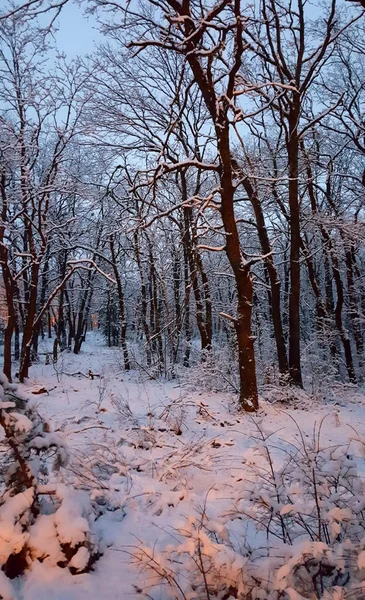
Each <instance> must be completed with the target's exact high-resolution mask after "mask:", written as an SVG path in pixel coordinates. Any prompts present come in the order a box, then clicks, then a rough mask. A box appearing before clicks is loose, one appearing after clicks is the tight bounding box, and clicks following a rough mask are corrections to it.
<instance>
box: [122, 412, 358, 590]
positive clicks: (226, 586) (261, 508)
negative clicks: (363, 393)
mask: <svg viewBox="0 0 365 600" xmlns="http://www.w3.org/2000/svg"><path fill="white" fill-rule="evenodd" d="M252 423H253V427H256V433H254V434H253V435H252V441H253V443H254V447H253V454H252V459H251V460H250V461H246V462H245V475H244V477H242V479H240V480H239V481H243V482H244V483H243V484H241V485H240V486H239V487H237V488H236V489H235V491H234V495H233V498H232V500H231V501H230V505H231V506H230V509H228V510H227V509H226V510H225V512H224V514H221V515H219V516H217V514H214V515H213V510H214V506H213V505H214V503H212V512H211V511H210V505H209V498H208V496H207V498H206V502H205V505H204V507H203V508H201V509H200V510H199V511H198V513H197V514H196V515H192V516H191V517H188V518H187V519H186V521H185V523H184V525H183V526H182V527H180V528H179V529H177V528H175V529H172V530H171V543H170V544H169V545H164V546H163V547H160V546H159V545H158V544H154V545H153V546H151V547H149V546H146V545H145V544H144V545H142V544H141V545H140V546H139V547H135V548H132V549H128V551H129V553H130V554H131V556H132V562H133V563H134V564H135V565H136V567H137V568H138V570H139V571H140V572H141V573H143V574H144V580H145V581H148V582H149V585H148V586H146V587H145V588H144V589H140V593H141V594H142V595H144V596H145V597H146V598H150V599H151V598H152V599H157V598H158V597H159V593H160V592H159V588H160V587H161V586H162V587H166V586H168V588H169V590H170V595H168V596H167V597H168V598H171V599H172V598H174V599H179V600H180V599H182V600H233V599H234V598H235V599H237V600H316V599H318V600H360V599H362V600H363V599H364V598H365V545H364V544H365V484H364V481H363V478H362V477H361V475H360V474H359V473H358V470H357V463H358V461H359V460H361V461H362V460H363V457H361V458H359V453H358V446H356V448H355V445H354V441H353V439H355V438H349V440H348V442H347V443H345V444H343V445H331V446H329V447H326V446H324V445H323V444H322V443H321V429H322V425H323V421H322V422H320V423H319V425H317V426H315V427H314V429H313V435H312V437H311V438H308V437H306V436H305V434H304V433H303V432H302V431H301V429H300V428H299V427H298V428H297V432H298V435H297V438H298V440H299V441H298V442H295V443H292V444H291V449H289V450H288V449H287V448H284V450H283V452H282V453H281V451H280V440H279V441H278V439H276V441H275V442H274V441H273V439H272V436H273V433H272V431H271V432H266V431H265V430H264V428H263V427H262V426H261V425H260V423H259V422H258V421H257V420H252ZM307 440H308V441H307ZM359 441H360V444H362V440H359V439H357V438H356V442H357V443H358V442H359ZM356 453H357V454H356ZM187 574H188V576H187ZM146 575H147V576H146Z"/></svg>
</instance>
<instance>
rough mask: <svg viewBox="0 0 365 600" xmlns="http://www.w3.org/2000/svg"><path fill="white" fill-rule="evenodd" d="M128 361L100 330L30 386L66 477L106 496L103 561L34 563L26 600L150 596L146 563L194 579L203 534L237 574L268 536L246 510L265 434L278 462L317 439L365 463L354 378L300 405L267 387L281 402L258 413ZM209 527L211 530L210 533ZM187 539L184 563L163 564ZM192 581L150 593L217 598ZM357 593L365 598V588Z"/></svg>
mask: <svg viewBox="0 0 365 600" xmlns="http://www.w3.org/2000/svg"><path fill="white" fill-rule="evenodd" d="M120 365H121V358H120V353H119V351H118V350H116V349H108V348H106V347H105V345H104V343H103V340H102V338H101V337H99V336H98V335H97V334H93V335H90V336H89V337H88V340H87V342H86V343H85V345H84V346H83V349H82V353H81V354H80V355H79V356H75V355H74V354H72V353H63V354H62V355H61V357H60V359H59V361H58V363H57V365H56V366H54V365H44V364H39V365H34V366H32V368H31V372H30V373H31V377H30V379H29V381H28V382H27V384H26V385H25V386H22V387H23V391H26V392H27V393H28V395H30V396H32V392H34V391H35V390H37V388H40V387H44V388H46V389H47V392H46V393H42V394H39V395H38V396H32V397H33V398H37V401H38V402H39V412H40V413H41V414H42V415H44V417H45V418H46V419H47V420H48V421H49V422H50V423H51V425H52V428H53V430H54V431H56V432H57V433H58V434H59V435H60V436H61V437H62V438H64V440H65V442H66V443H67V445H68V447H69V452H70V461H69V464H68V467H67V468H65V469H63V471H62V474H63V477H64V478H65V481H67V482H72V483H73V484H74V485H75V486H76V487H80V488H83V489H85V490H90V493H91V497H92V500H93V502H94V503H95V506H100V511H99V515H100V516H99V517H98V518H97V519H96V521H95V529H96V532H97V534H98V536H99V537H100V540H101V542H100V543H101V548H102V551H103V554H102V556H101V557H100V559H99V560H98V561H97V562H96V563H95V565H94V570H93V571H91V572H89V573H85V574H82V575H71V574H70V572H69V570H68V569H62V568H60V567H58V566H57V565H55V564H53V563H52V561H51V560H47V559H46V560H44V561H43V562H38V561H34V562H33V564H32V567H31V569H30V571H28V572H27V574H26V576H25V577H24V578H22V580H21V581H19V582H15V584H16V585H17V586H18V588H19V598H21V599H22V600H83V599H87V600H99V599H104V600H117V599H118V600H121V599H126V600H127V599H128V600H137V599H140V598H141V590H142V591H148V586H149V585H150V584H152V583H154V580H153V573H152V571H151V569H149V568H147V569H146V568H144V567H145V566H146V563H149V566H151V564H152V563H151V561H152V558H151V557H152V555H153V556H154V557H156V565H158V567H156V570H158V571H159V573H160V574H161V569H165V571H163V572H164V573H165V574H166V573H167V570H168V574H170V575H171V573H172V575H171V577H173V573H175V572H176V573H179V572H180V575H179V577H182V578H184V577H185V578H187V579H190V583H191V582H193V581H194V578H196V574H195V571H194V569H195V570H196V562H194V560H193V559H192V560H191V565H190V566H189V562H188V561H187V559H186V556H191V557H196V552H197V547H196V539H197V535H198V534H199V536H200V538H199V539H200V540H204V544H205V548H204V551H205V553H207V554H209V553H211V554H212V553H215V557H217V555H220V556H221V558H220V559H219V560H220V564H219V568H220V569H221V573H222V577H223V578H224V577H225V578H227V576H229V574H232V577H233V575H234V573H236V572H239V570H240V569H244V568H245V561H246V560H247V556H248V554H250V553H251V555H252V556H253V554H254V553H255V552H258V550H257V549H258V548H260V547H261V548H262V546H263V545H264V544H265V540H266V539H267V537H266V531H264V532H260V531H257V529H256V527H254V526H253V524H254V521H252V520H250V519H249V518H248V517H247V516H245V514H246V513H245V509H242V508H241V503H242V501H243V500H244V498H247V494H248V491H247V490H251V493H254V494H256V496H255V497H256V499H257V489H256V491H254V492H252V490H253V488H252V485H253V480H254V478H255V477H257V469H256V467H257V468H263V469H264V468H265V469H266V466H267V465H268V463H267V461H266V458H265V452H266V448H265V444H264V443H263V438H267V439H268V442H267V444H269V445H270V447H271V453H272V454H271V455H272V458H273V461H274V464H275V465H276V464H277V465H280V464H281V463H282V462H283V461H284V460H285V457H287V456H288V453H293V452H297V450H296V449H298V448H303V447H304V446H305V445H306V444H307V445H308V448H309V447H311V444H312V442H313V443H314V445H315V444H316V443H317V442H318V440H319V444H320V446H321V447H322V448H334V447H335V446H336V447H337V446H339V445H341V444H344V445H345V447H346V456H347V457H348V459H349V460H352V459H354V460H355V462H356V463H357V466H358V468H359V469H360V473H361V470H362V464H363V447H362V445H361V443H357V442H356V441H352V442H351V445H350V449H348V448H347V446H346V445H347V444H348V443H349V440H351V439H355V438H358V437H359V438H361V436H364V437H365V396H363V395H362V394H361V393H360V392H359V391H358V390H356V389H355V388H353V389H352V388H339V389H338V391H337V397H336V398H335V400H336V401H335V400H332V401H326V402H319V401H318V400H317V401H314V400H313V399H311V398H310V397H307V396H305V395H302V396H299V399H297V401H296V403H295V408H293V407H289V406H286V405H284V404H281V403H280V402H272V398H273V394H271V395H270V394H269V393H267V398H271V401H269V400H264V399H262V400H261V408H260V411H259V413H258V414H257V415H255V416H250V415H248V414H241V413H239V412H237V410H236V406H235V399H234V398H233V396H231V395H229V394H223V393H213V392H201V391H199V390H197V389H195V390H194V389H191V387H190V386H189V381H188V378H186V379H184V380H180V381H179V382H178V381H176V380H175V381H169V382H163V381H162V382H161V381H151V380H148V378H147V376H146V375H145V374H143V373H137V372H132V373H130V374H126V373H125V372H123V370H122V369H121V366H120ZM89 369H90V370H91V371H92V372H93V373H96V374H98V375H99V377H95V378H94V379H90V378H88V377H84V376H83V375H80V374H77V373H78V372H80V373H82V374H84V375H87V373H88V371H89ZM195 386H196V384H195ZM341 390H342V391H341ZM277 396H278V394H277V393H276V397H277ZM334 396H336V394H334ZM298 425H299V427H300V430H299V428H298ZM314 434H315V435H316V436H317V438H316V439H315V440H314V441H313V436H314ZM302 436H303V439H302ZM303 444H304V446H303ZM265 465H266V466H265ZM275 468H276V466H275ZM269 470H270V467H268V470H267V473H268V478H270V473H269ZM265 472H266V471H265ZM330 473H332V471H330ZM262 487H263V490H262V495H263V498H265V493H266V492H265V490H264V487H265V486H264V485H263V486H262ZM293 494H294V495H295V491H293ZM268 502H270V498H269V499H268ZM279 508H280V510H281V513H282V514H283V515H284V514H285V510H283V507H279ZM288 510H289V509H288ZM246 512H247V511H246ZM287 512H288V511H287ZM340 520H341V519H340V518H339V519H338V521H340ZM336 522H337V521H336ZM208 529H209V532H210V534H209V536H208V535H206V536H205V537H202V536H204V535H205V533H206V531H207V530H208ZM204 532H205V533H204ZM212 532H213V533H214V532H215V534H214V535H216V537H215V538H214V535H213V534H212ZM208 538H209V540H210V541H209V540H208ZM209 543H211V544H212V548H211V550H209V547H208V546H209ZM194 544H195V546H194ZM177 549H178V554H176V557H177V558H176V557H175V559H174V562H173V563H167V562H164V561H165V558H164V557H165V556H167V555H173V552H175V551H176V550H177ZM198 550H199V548H198ZM281 550H282V547H281ZM166 552H167V554H166V555H165V554H164V553H166ZM219 553H220V554H219ZM178 556H181V557H182V558H181V561H180V560H179V559H178ZM240 556H242V561H241V562H240V559H239V557H240ZM183 557H185V558H183ZM243 557H246V558H243ZM153 560H154V559H153ZM219 560H218V559H217V560H216V562H217V561H218V562H219ZM174 565H175V567H176V570H175V569H174ZM227 565H228V566H227ZM256 565H257V569H258V571H257V572H258V574H260V575H261V574H262V573H261V570H265V569H266V568H268V567H267V561H266V559H265V556H264V555H263V556H262V559H258V560H257V561H256ZM225 569H226V571H225ZM225 573H226V574H225ZM227 573H228V575H227ZM170 575H169V576H170ZM285 575H286V574H285V573H284V572H282V577H283V578H284V577H285ZM167 578H168V577H165V580H166V579H167ZM180 581H181V579H180ZM184 589H185V588H184V587H183V591H182V592H181V595H176V596H174V595H171V591H170V588H169V586H167V585H164V586H162V587H159V588H155V589H154V590H152V591H150V592H149V593H150V598H153V599H155V600H161V599H167V598H175V597H176V598H184V597H186V598H197V599H198V600H200V599H201V598H206V597H207V596H206V595H204V596H203V595H200V596H199V592H197V594H198V595H195V596H194V595H193V593H190V595H188V592H184ZM184 593H186V596H184V595H183V594H184ZM265 593H266V594H267V592H264V591H263V592H262V595H261V596H260V595H259V592H257V595H256V596H255V598H256V597H257V598H259V597H261V598H269V596H267V595H265ZM359 593H362V592H359ZM223 597H224V598H228V596H227V595H226V596H222V598H223ZM234 597H235V596H234V592H233V587H232V595H231V596H230V598H232V599H233V598H234ZM301 597H305V596H299V595H298V596H295V595H294V592H293V595H292V596H290V598H293V599H294V598H298V599H299V598H301ZM315 597H317V596H315ZM333 597H334V596H333ZM341 597H342V596H338V598H341ZM353 597H355V596H353ZM356 597H358V598H360V597H362V598H365V591H364V595H363V596H360V595H359V596H356ZM331 598H332V596H331Z"/></svg>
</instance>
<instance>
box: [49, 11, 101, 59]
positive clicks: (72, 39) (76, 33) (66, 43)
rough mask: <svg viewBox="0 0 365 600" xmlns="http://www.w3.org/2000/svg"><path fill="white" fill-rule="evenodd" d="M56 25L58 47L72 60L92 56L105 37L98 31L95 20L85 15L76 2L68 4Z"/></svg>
mask: <svg viewBox="0 0 365 600" xmlns="http://www.w3.org/2000/svg"><path fill="white" fill-rule="evenodd" d="M56 24H57V27H58V31H57V32H56V35H55V38H56V42H57V47H58V49H59V50H60V51H62V52H65V53H66V54H67V55H68V56H69V57H70V58H74V57H75V56H77V55H84V54H90V53H91V52H93V50H94V49H95V47H96V45H97V44H98V43H100V42H101V40H102V37H103V36H102V35H101V34H100V33H99V31H98V27H97V23H96V20H95V18H93V17H92V16H88V15H85V13H84V10H83V9H82V8H80V6H78V5H77V4H76V3H75V2H67V4H66V6H65V7H64V8H63V9H62V11H61V14H60V16H59V17H58V19H57V21H56Z"/></svg>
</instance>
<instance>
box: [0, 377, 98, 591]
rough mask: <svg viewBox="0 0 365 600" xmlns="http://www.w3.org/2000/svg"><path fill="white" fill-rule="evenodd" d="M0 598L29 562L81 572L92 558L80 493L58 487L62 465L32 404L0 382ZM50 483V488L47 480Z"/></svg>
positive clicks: (59, 449)
mask: <svg viewBox="0 0 365 600" xmlns="http://www.w3.org/2000/svg"><path fill="white" fill-rule="evenodd" d="M1 434H2V437H1V438H0V444H1V451H2V452H1V459H0V467H1V468H0V473H1V474H2V479H1V481H0V569H1V570H0V598H1V597H3V598H11V597H12V595H11V589H12V588H11V583H10V580H11V579H13V578H14V577H17V576H18V575H21V574H22V573H23V572H24V570H25V569H26V568H27V567H28V566H29V564H30V563H31V561H32V560H34V559H38V560H42V561H43V560H49V561H50V562H53V564H58V565H59V566H67V567H68V568H69V569H70V570H71V572H73V573H76V572H82V571H84V570H86V569H88V568H89V567H90V565H91V564H92V562H93V561H94V560H95V558H96V557H97V556H98V549H97V540H96V539H95V538H94V536H93V534H92V532H91V524H92V520H93V511H92V508H91V505H90V501H89V498H88V496H87V494H86V493H84V492H80V491H78V490H74V489H72V488H70V487H67V486H65V485H63V484H61V483H59V482H58V479H57V473H58V471H59V469H60V467H62V466H65V465H66V463H67V460H68V454H67V448H66V447H65V445H64V443H63V441H62V439H61V438H60V437H59V436H58V435H56V434H55V433H53V432H51V431H50V427H49V425H48V424H47V423H46V422H44V421H43V419H42V418H41V417H40V415H39V414H38V413H37V411H36V410H35V407H34V406H33V404H32V402H31V401H30V400H27V398H25V397H24V396H23V395H22V394H21V393H19V391H18V390H17V386H15V385H13V384H10V383H9V382H8V381H7V379H6V378H5V377H4V376H1V377H0V435H1ZM51 478H52V483H50V479H51Z"/></svg>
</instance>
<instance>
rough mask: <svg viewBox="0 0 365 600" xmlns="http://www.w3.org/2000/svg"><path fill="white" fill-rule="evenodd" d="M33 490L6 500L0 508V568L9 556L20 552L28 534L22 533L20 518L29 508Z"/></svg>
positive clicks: (30, 489)
mask: <svg viewBox="0 0 365 600" xmlns="http://www.w3.org/2000/svg"><path fill="white" fill-rule="evenodd" d="M33 499H34V489H33V488H29V489H27V490H25V491H24V492H21V493H20V494H16V495H15V496H12V497H10V498H7V499H6V500H5V502H4V504H2V506H0V566H1V565H3V564H4V563H5V562H6V560H7V559H8V557H9V556H10V555H11V554H16V553H18V552H20V551H21V549H22V548H23V546H24V543H25V541H26V540H27V538H28V534H26V533H23V529H22V524H21V516H22V515H23V514H24V513H25V512H26V511H27V510H28V509H29V508H30V507H31V505H32V503H33Z"/></svg>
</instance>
